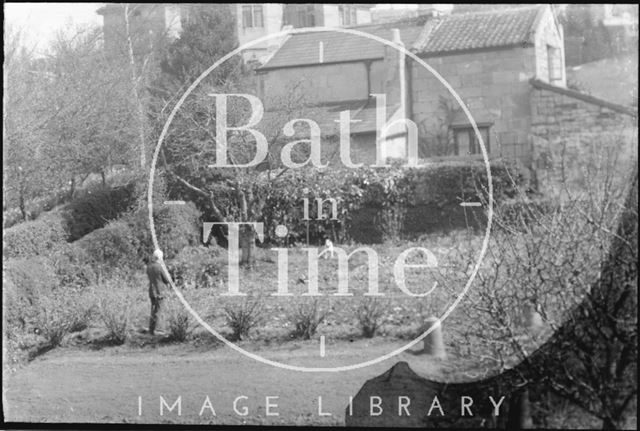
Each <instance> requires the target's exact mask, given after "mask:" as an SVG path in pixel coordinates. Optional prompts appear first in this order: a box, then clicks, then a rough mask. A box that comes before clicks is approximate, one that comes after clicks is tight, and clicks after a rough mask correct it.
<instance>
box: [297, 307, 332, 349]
mask: <svg viewBox="0 0 640 431" xmlns="http://www.w3.org/2000/svg"><path fill="white" fill-rule="evenodd" d="M319 302H320V301H319V300H318V299H317V298H316V299H314V300H312V301H304V300H302V301H300V302H299V303H298V304H296V306H295V308H294V310H293V312H292V313H291V314H290V315H289V320H290V321H291V323H292V324H293V325H294V330H293V333H292V336H293V337H296V338H302V339H304V340H309V339H310V338H311V337H313V335H314V334H315V333H316V330H317V329H318V326H319V325H320V324H321V323H322V322H323V321H324V319H325V318H326V317H327V314H329V312H328V310H323V311H321V310H320V308H319V306H318V305H319Z"/></svg>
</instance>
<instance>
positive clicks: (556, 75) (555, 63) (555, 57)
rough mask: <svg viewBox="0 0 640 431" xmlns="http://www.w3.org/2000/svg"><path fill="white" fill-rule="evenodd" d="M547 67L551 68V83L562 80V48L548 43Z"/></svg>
mask: <svg viewBox="0 0 640 431" xmlns="http://www.w3.org/2000/svg"><path fill="white" fill-rule="evenodd" d="M547 67H548V69H549V70H548V71H549V83H551V84H553V83H554V82H557V81H562V74H563V72H562V52H561V50H560V48H557V47H555V46H553V45H547Z"/></svg>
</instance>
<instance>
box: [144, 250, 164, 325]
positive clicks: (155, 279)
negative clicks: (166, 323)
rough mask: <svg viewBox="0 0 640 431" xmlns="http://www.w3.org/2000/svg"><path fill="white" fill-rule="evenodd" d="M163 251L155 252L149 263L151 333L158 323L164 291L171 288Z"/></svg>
mask: <svg viewBox="0 0 640 431" xmlns="http://www.w3.org/2000/svg"><path fill="white" fill-rule="evenodd" d="M162 257H163V254H162V251H161V250H156V251H154V252H153V256H152V257H151V261H150V262H149V264H148V265H147V277H149V299H150V300H151V316H150V317H149V333H150V334H151V335H154V334H155V331H156V326H157V324H158V314H159V313H160V311H161V309H162V303H163V300H164V292H166V291H167V289H168V288H169V279H168V278H167V276H166V275H165V273H164V270H163V269H162V265H161V264H160V262H161V261H162Z"/></svg>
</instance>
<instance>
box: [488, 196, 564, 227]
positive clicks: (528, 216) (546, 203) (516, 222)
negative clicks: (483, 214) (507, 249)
mask: <svg viewBox="0 0 640 431" xmlns="http://www.w3.org/2000/svg"><path fill="white" fill-rule="evenodd" d="M559 206H560V204H559V202H558V201H557V200H554V199H550V198H535V199H522V198H520V199H510V200H508V201H505V202H503V203H502V204H501V205H499V206H497V207H496V217H495V220H496V225H497V226H499V227H502V228H507V230H513V229H516V228H517V229H521V228H523V227H524V226H527V225H530V224H531V223H535V222H537V221H539V220H540V218H541V217H543V216H545V215H547V214H551V213H553V212H554V211H558V210H559Z"/></svg>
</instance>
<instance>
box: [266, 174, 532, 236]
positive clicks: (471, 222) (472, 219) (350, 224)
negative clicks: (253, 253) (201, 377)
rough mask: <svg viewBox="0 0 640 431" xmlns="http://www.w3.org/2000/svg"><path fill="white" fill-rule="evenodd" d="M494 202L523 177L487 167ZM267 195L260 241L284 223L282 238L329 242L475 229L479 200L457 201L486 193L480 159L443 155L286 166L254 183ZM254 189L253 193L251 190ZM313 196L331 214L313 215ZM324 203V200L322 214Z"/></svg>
mask: <svg viewBox="0 0 640 431" xmlns="http://www.w3.org/2000/svg"><path fill="white" fill-rule="evenodd" d="M491 174H492V182H493V199H494V202H495V203H496V204H497V203H500V202H503V201H505V200H507V199H511V198H513V197H514V196H516V194H517V192H518V188H519V187H521V186H522V183H523V178H522V176H521V175H519V174H518V172H517V171H516V170H515V169H514V168H512V167H511V166H509V165H505V164H495V165H493V166H492V167H491ZM260 187H262V190H260V191H259V192H260V193H265V194H266V195H268V199H267V202H266V205H265V207H264V210H263V218H262V220H260V221H262V222H263V223H265V236H266V240H267V241H273V242H279V241H280V242H282V241H281V240H279V239H277V238H276V237H275V227H276V226H277V225H278V224H284V225H286V226H287V228H288V230H289V237H288V240H289V241H290V242H305V241H306V238H307V230H308V232H309V241H310V242H311V243H316V244H317V243H322V241H323V240H324V238H327V237H328V238H332V239H333V240H334V241H337V242H345V241H349V240H354V241H356V242H361V243H371V242H381V241H384V240H385V239H389V238H398V237H400V236H402V235H408V234H415V233H421V232H431V231H438V230H443V229H444V230H448V229H456V228H466V227H472V228H478V227H480V226H481V225H483V224H484V223H485V215H484V210H483V209H482V207H481V208H480V209H478V208H471V207H469V208H465V207H461V206H460V203H461V202H466V201H475V202H477V201H480V202H483V203H484V202H486V201H487V199H488V187H487V173H486V166H485V164H484V163H481V162H476V163H469V162H449V163H437V164H432V165H425V166H422V167H418V168H409V169H407V168H397V167H391V168H384V169H380V168H377V169H372V168H363V169H357V170H349V171H333V172H328V171H316V170H297V171H291V172H288V173H287V174H285V175H283V176H282V177H280V178H279V179H278V180H277V181H274V182H272V183H270V184H266V185H260ZM254 193H257V192H256V191H254ZM304 198H307V199H308V201H309V205H310V209H309V217H310V218H311V220H310V221H306V220H304V219H303V205H302V202H303V199H304ZM316 198H322V199H326V198H334V199H335V200H336V201H337V205H338V220H330V219H324V220H317V219H316V216H317V214H316V206H315V199H316ZM327 211H329V204H327V205H326V211H325V213H327Z"/></svg>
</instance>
